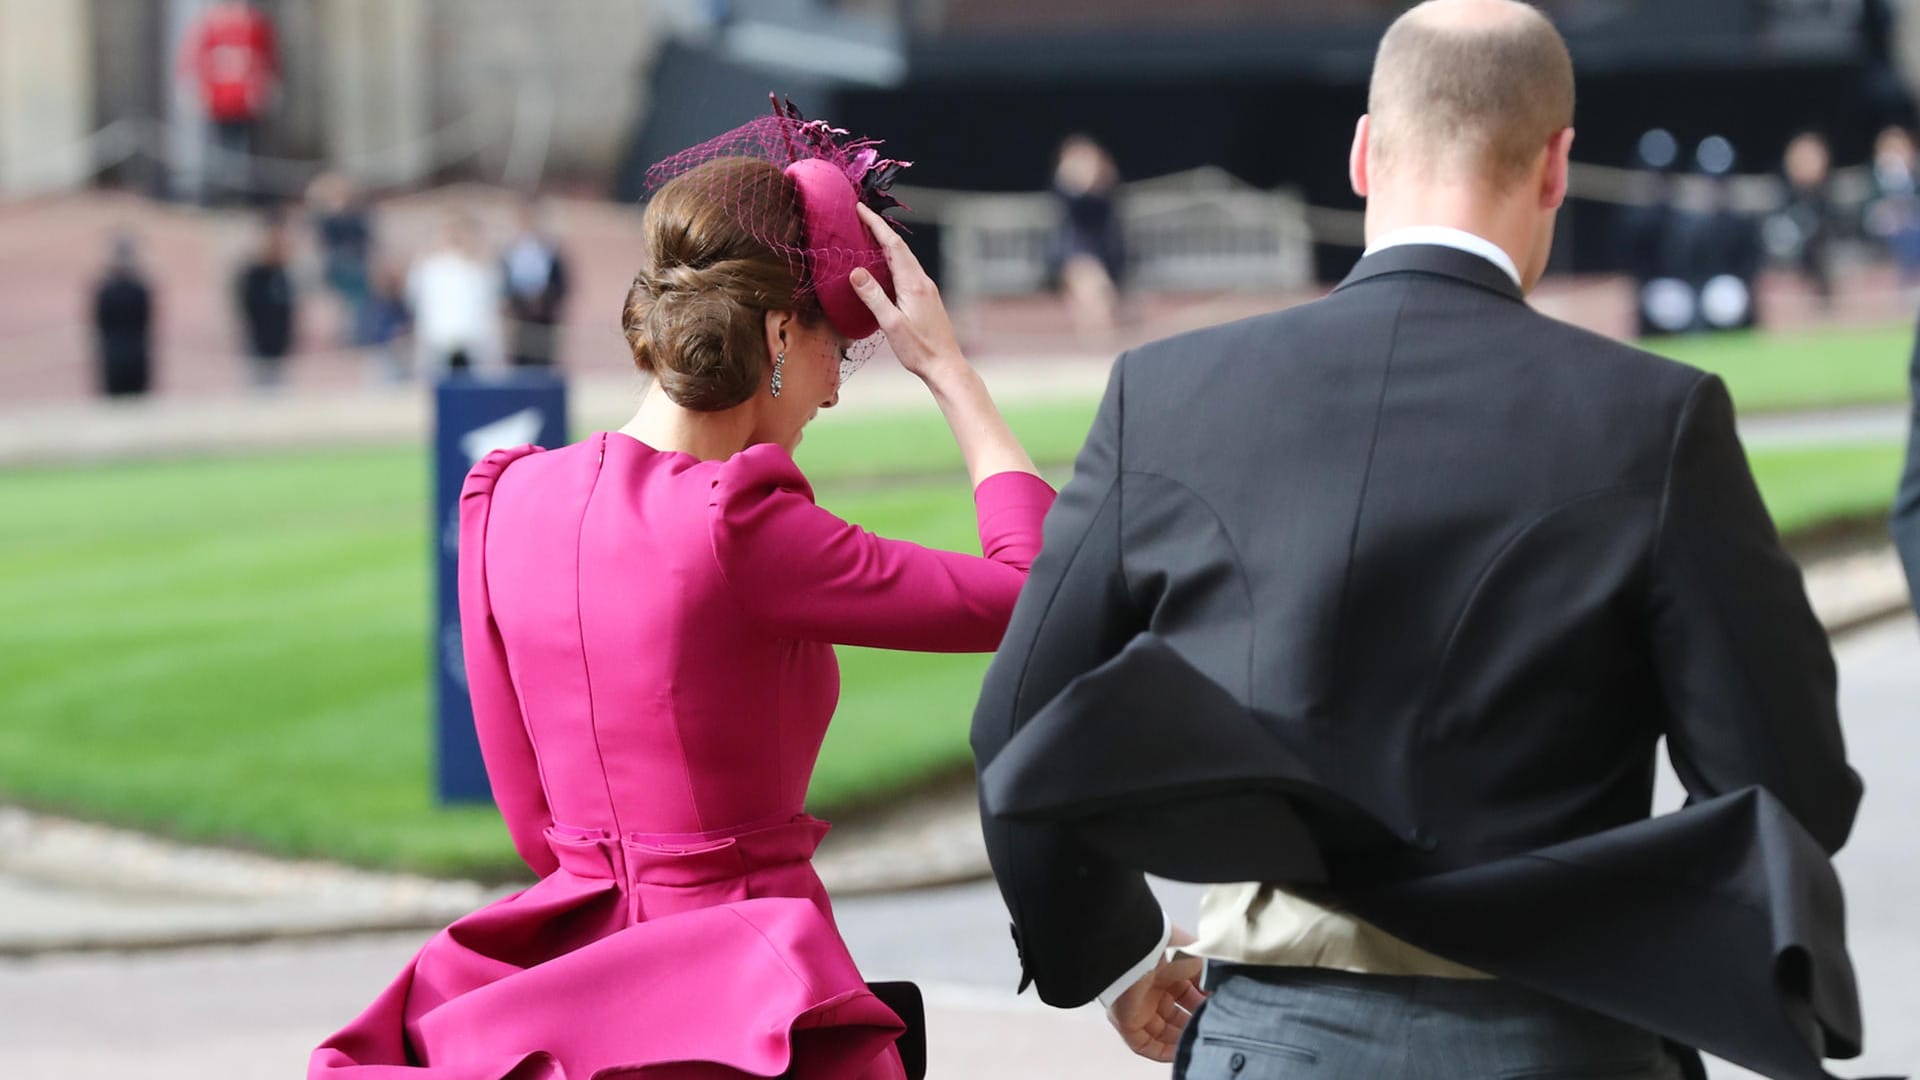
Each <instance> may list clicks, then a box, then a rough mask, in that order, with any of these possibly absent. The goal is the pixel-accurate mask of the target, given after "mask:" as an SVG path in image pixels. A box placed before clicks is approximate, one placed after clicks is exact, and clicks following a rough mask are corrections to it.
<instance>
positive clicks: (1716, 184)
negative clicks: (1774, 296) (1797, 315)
mask: <svg viewBox="0 0 1920 1080" xmlns="http://www.w3.org/2000/svg"><path fill="white" fill-rule="evenodd" d="M1694 162H1695V168H1696V169H1697V170H1698V172H1699V175H1700V176H1701V177H1702V178H1703V179H1705V181H1706V188H1705V192H1706V196H1707V198H1706V201H1705V202H1704V203H1703V204H1702V206H1701V208H1700V210H1699V211H1698V212H1697V213H1693V214H1689V215H1687V222H1688V229H1687V233H1686V236H1685V241H1684V242H1685V244H1686V255H1685V264H1686V267H1687V284H1688V285H1689V286H1690V287H1691V288H1692V289H1693V291H1694V295H1695V296H1696V297H1697V298H1698V304H1699V319H1698V323H1697V326H1696V328H1697V329H1700V330H1709V331H1711V330H1745V329H1750V328H1752V327H1753V326H1754V325H1755V323H1757V322H1758V320H1759V310H1758V303H1757V299H1756V298H1757V295H1758V293H1757V290H1756V289H1755V287H1754V285H1755V282H1756V281H1757V280H1758V278H1759V275H1760V263H1761V255H1762V251H1763V248H1762V245H1761V238H1760V223H1759V221H1758V220H1757V219H1756V218H1755V217H1754V216H1753V215H1752V214H1749V213H1747V212H1746V211H1744V210H1742V209H1741V208H1740V207H1739V205H1738V204H1737V203H1736V202H1735V199H1734V191H1733V177H1734V175H1735V170H1736V167H1737V166H1738V165H1739V156H1738V154H1737V153H1736V152H1735V150H1734V146H1733V143H1732V142H1730V141H1728V140H1727V139H1726V138H1725V137H1724V136H1720V135H1712V136H1708V137H1707V138H1705V139H1702V140H1701V141H1700V146H1699V148H1698V149H1697V150H1696V151H1695V153H1694Z"/></svg>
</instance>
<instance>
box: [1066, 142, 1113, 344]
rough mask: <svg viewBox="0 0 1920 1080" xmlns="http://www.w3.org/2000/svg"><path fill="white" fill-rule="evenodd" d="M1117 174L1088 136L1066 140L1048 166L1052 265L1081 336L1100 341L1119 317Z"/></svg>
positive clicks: (1101, 148) (1111, 163)
mask: <svg viewBox="0 0 1920 1080" xmlns="http://www.w3.org/2000/svg"><path fill="white" fill-rule="evenodd" d="M1119 185H1120V170H1119V169H1118V168H1117V167H1116V166H1115V165H1114V162H1113V157H1112V156H1111V155H1110V154H1108V153H1107V151H1106V148H1105V147H1103V146H1101V145H1100V144H1099V143H1097V142H1095V141H1093V139H1092V138H1091V137H1089V136H1087V135H1078V134H1076V135H1069V136H1068V137H1067V138H1066V140H1065V141H1064V142H1062V143H1061V144H1060V152H1059V156H1058V158H1057V159H1056V160H1055V162H1054V167H1053V189H1052V190H1053V195H1054V198H1055V200H1056V201H1057V202H1058V203H1059V206H1060V231H1059V233H1058V234H1056V236H1055V240H1054V244H1055V248H1054V252H1053V262H1054V265H1055V267H1056V272H1057V274H1058V276H1059V280H1060V287H1061V289H1062V290H1063V291H1064V292H1065V293H1066V297H1067V303H1068V305H1069V307H1070V308H1071V310H1072V313H1073V321H1074V326H1075V328H1076V329H1077V330H1078V331H1079V332H1080V334H1081V336H1083V337H1086V338H1089V339H1093V340H1100V341H1104V340H1105V339H1107V338H1109V337H1111V336H1112V334H1113V330H1114V327H1115V325H1116V323H1117V320H1118V317H1119V302H1120V296H1119V289H1120V282H1121V274H1122V272H1123V270H1124V268H1125V265H1126V257H1125V251H1124V248H1123V246H1122V236H1121V230H1120V214H1119V205H1118V200H1117V198H1116V195H1117V193H1118V192H1117V189H1118V188H1119Z"/></svg>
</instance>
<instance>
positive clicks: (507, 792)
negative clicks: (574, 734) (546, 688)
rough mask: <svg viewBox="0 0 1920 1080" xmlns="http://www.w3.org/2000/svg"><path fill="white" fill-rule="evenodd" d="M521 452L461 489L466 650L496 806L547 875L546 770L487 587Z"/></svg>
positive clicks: (491, 459)
mask: <svg viewBox="0 0 1920 1080" xmlns="http://www.w3.org/2000/svg"><path fill="white" fill-rule="evenodd" d="M537 450H538V447H533V446H520V447H515V448H513V449H511V450H495V451H494V452H492V453H490V454H488V455H487V456H486V457H484V458H481V459H480V462H479V464H477V465H475V466H474V467H473V470H472V471H471V472H469V473H467V479H466V483H465V484H463V485H462V486H461V488H460V568H459V589H460V649H461V652H462V653H463V654H464V656H465V658H466V665H467V693H468V696H469V697H471V698H472V700H473V726H474V730H475V732H476V733H477V734H478V735H479V737H480V756H481V758H482V760H484V761H485V762H486V765H487V782H488V784H489V785H490V786H491V787H492V788H493V801H494V804H495V805H496V806H498V807H499V808H500V816H501V817H502V818H505V819H506V823H507V834H508V835H509V836H511V837H512V838H513V847H514V850H515V851H518V852H519V853H520V857H521V858H522V859H525V860H526V862H527V865H528V866H529V867H531V868H532V870H533V872H534V873H536V874H539V875H540V876H541V877H545V876H546V875H548V874H550V873H552V872H553V871H554V869H555V867H556V865H557V864H556V863H555V861H554V857H553V852H552V851H551V850H550V849H549V848H548V847H547V843H546V838H545V833H546V829H547V826H549V825H551V824H553V814H552V812H551V811H550V810H549V809H548V808H547V795H546V791H545V789H544V788H542V787H541V786H540V767H539V764H538V763H537V762H536V761H535V760H534V756H533V743H532V742H531V741H530V740H529V739H528V737H527V727H526V722H525V720H524V719H523V718H522V717H521V714H520V696H519V694H517V693H516V692H515V691H514V688H513V677H512V675H511V673H510V672H509V671H508V669H507V647H506V643H505V642H504V641H503V640H501V637H500V627H499V625H498V624H497V623H496V622H495V621H494V617H493V600H492V597H491V595H490V594H489V592H488V589H487V526H488V524H489V517H490V515H491V513H492V510H493V489H494V485H495V484H496V483H498V482H499V480H500V474H501V473H503V472H505V471H506V469H507V466H509V465H511V464H513V463H514V462H515V461H518V460H520V459H521V458H523V457H526V456H527V455H529V454H532V453H535V452H537Z"/></svg>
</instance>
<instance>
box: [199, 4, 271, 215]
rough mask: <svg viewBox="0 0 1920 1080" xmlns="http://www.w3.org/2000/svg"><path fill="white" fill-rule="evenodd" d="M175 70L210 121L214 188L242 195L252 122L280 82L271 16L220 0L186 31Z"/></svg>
mask: <svg viewBox="0 0 1920 1080" xmlns="http://www.w3.org/2000/svg"><path fill="white" fill-rule="evenodd" d="M180 70H181V72H182V74H183V75H184V76H185V77H188V78H191V79H193V81H194V83H195V85H196V86H197V87H198V89H199V91H200V102H201V105H202V106H203V107H204V108H205V109H206V112H207V119H208V120H210V121H211V122H212V124H213V130H214V154H213V160H212V162H211V163H210V165H209V169H208V171H209V173H210V175H211V177H212V179H213V182H214V187H215V189H216V191H219V192H222V193H225V194H230V195H233V196H236V197H244V196H245V195H246V194H247V193H248V192H249V191H250V190H251V189H252V169H251V161H252V156H253V132H254V126H255V125H256V124H257V123H259V121H260V118H261V117H262V116H263V115H264V114H265V113H266V111H267V108H268V106H269V105H271V104H272V101H273V98H274V95H275V94H276V93H277V92H278V89H279V84H280V63H279V43H278V41H277V39H276V37H275V35H274V30H273V20H271V19H269V18H268V17H267V15H266V13H265V12H263V11H261V10H260V9H258V8H257V7H255V6H254V5H253V4H252V3H251V2H249V0H220V2H219V3H216V4H214V5H213V6H212V7H210V8H208V9H207V10H206V12H205V13H204V14H202V15H201V16H200V18H199V19H198V20H196V21H195V22H194V24H193V26H192V27H191V28H190V29H189V30H188V31H187V37H186V45H185V51H184V53H183V54H182V56H181V60H180Z"/></svg>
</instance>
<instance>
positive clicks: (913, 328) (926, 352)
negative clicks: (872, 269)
mask: <svg viewBox="0 0 1920 1080" xmlns="http://www.w3.org/2000/svg"><path fill="white" fill-rule="evenodd" d="M855 209H856V210H858V211H859V213H860V219H861V220H862V221H864V222H866V226H867V231H868V232H870V233H872V234H873V238H874V239H875V240H876V241H878V242H879V244H880V249H881V250H882V251H884V252H885V253H886V256H887V269H888V270H889V271H891V272H892V274H893V292H894V297H895V299H891V300H890V299H888V298H887V293H886V290H885V289H882V288H881V287H880V282H879V281H878V280H877V279H876V278H875V277H874V276H873V275H872V274H869V273H867V271H866V270H865V269H856V270H855V271H854V272H853V275H852V277H851V279H850V280H851V281H852V283H853V290H854V292H855V293H857V294H859V296H860V299H861V300H862V301H863V302H864V303H865V304H866V305H867V307H868V308H869V309H871V310H872V311H873V316H874V318H875V319H878V320H879V322H880V329H881V330H882V331H883V332H884V333H885V334H886V335H887V344H888V345H890V346H892V348H893V354H894V355H895V356H897V357H899V358H900V366H901V367H904V368H906V369H907V370H908V371H911V372H913V373H914V374H915V375H918V376H920V377H921V378H922V379H928V378H931V377H933V376H935V375H938V374H942V373H944V372H945V371H946V370H947V369H950V368H964V367H965V366H966V362H967V361H966V357H965V356H963V355H962V354H961V352H960V341H959V339H958V338H956V337H955V336H954V333H953V322H952V320H951V319H949V318H948V317H947V308H946V305H945V304H943V303H941V302H940V287H939V286H937V285H935V284H934V283H933V279H932V278H930V277H928V276H927V272H926V270H925V269H923V268H922V267H921V265H920V260H919V259H918V258H915V257H914V254H913V251H912V249H910V248H908V247H907V242H906V241H905V240H902V239H900V234H899V233H896V232H894V231H893V226H891V225H889V224H887V222H886V219H885V218H882V217H881V216H880V215H879V214H876V213H874V212H873V211H872V210H870V209H868V208H867V207H865V206H857V207H855Z"/></svg>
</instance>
